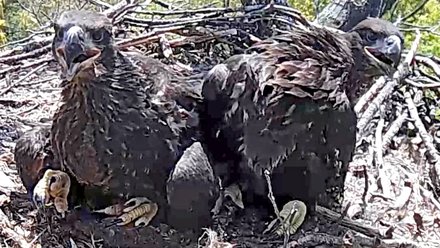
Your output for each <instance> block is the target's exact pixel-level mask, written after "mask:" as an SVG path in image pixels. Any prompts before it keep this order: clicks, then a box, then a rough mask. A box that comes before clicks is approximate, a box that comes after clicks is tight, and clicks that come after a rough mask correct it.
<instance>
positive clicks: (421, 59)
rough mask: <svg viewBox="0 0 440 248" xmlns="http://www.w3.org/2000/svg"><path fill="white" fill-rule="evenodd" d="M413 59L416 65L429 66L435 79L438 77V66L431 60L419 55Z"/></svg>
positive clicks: (439, 68)
mask: <svg viewBox="0 0 440 248" xmlns="http://www.w3.org/2000/svg"><path fill="white" fill-rule="evenodd" d="M414 59H415V60H416V61H417V62H418V63H422V64H424V65H425V66H429V67H430V68H431V69H432V70H433V71H434V73H435V74H437V77H440V65H439V64H437V63H436V62H435V61H434V60H433V59H431V58H428V57H425V56H420V55H417V56H415V57H414Z"/></svg>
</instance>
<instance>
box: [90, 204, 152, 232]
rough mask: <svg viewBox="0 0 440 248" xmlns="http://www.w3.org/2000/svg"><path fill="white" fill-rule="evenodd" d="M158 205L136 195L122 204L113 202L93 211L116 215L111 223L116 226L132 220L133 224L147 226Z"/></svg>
mask: <svg viewBox="0 0 440 248" xmlns="http://www.w3.org/2000/svg"><path fill="white" fill-rule="evenodd" d="M157 210H158V206H157V204H156V203H154V202H152V201H150V200H149V199H148V198H146V197H136V198H132V199H130V200H128V201H126V202H125V203H124V204H115V205H112V206H109V207H106V208H104V209H100V210H96V211H94V212H95V213H103V214H107V215H111V216H118V217H117V218H116V219H115V220H114V221H113V222H112V224H116V225H118V226H123V225H127V224H129V223H131V222H133V221H134V220H136V221H135V222H134V226H147V225H148V224H149V223H150V221H151V220H152V219H153V218H154V216H156V214H157Z"/></svg>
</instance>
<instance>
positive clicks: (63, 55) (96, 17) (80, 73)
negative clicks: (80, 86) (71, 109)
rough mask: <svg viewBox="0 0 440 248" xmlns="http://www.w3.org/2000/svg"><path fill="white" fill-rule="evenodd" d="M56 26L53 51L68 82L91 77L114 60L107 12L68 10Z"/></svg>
mask: <svg viewBox="0 0 440 248" xmlns="http://www.w3.org/2000/svg"><path fill="white" fill-rule="evenodd" d="M54 29H55V37H54V39H53V42H52V53H53V56H54V58H55V60H57V61H58V63H59V64H60V65H61V68H62V75H63V77H64V78H65V80H67V81H68V82H72V81H75V80H78V79H85V80H90V79H92V78H93V77H95V76H96V71H97V68H109V67H111V65H112V64H113V59H112V58H113V56H114V54H115V52H114V49H113V38H112V24H111V21H110V20H109V19H108V18H107V17H106V16H104V15H103V14H99V13H96V12H92V11H84V10H82V11H78V10H72V11H66V12H64V13H63V14H61V16H60V17H59V19H58V20H57V21H56V23H54Z"/></svg>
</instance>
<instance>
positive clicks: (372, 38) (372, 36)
mask: <svg viewBox="0 0 440 248" xmlns="http://www.w3.org/2000/svg"><path fill="white" fill-rule="evenodd" d="M378 38H379V35H378V34H376V33H372V32H368V33H367V41H370V42H373V41H376V40H377V39H378Z"/></svg>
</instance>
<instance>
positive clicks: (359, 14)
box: [315, 0, 396, 32]
mask: <svg viewBox="0 0 440 248" xmlns="http://www.w3.org/2000/svg"><path fill="white" fill-rule="evenodd" d="M395 2H396V0H333V1H332V2H331V3H330V4H328V5H327V6H326V7H325V8H324V9H323V10H322V11H321V12H320V13H319V14H318V17H317V18H316V20H315V22H317V23H318V24H321V25H325V26H329V27H332V28H337V29H340V30H342V31H345V32H346V31H348V30H350V29H351V28H352V27H354V26H355V25H356V24H358V23H359V22H360V21H362V20H364V19H366V18H367V17H381V16H382V15H383V14H384V13H385V12H386V11H388V10H390V9H391V7H392V6H393V4H394V3H395Z"/></svg>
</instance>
